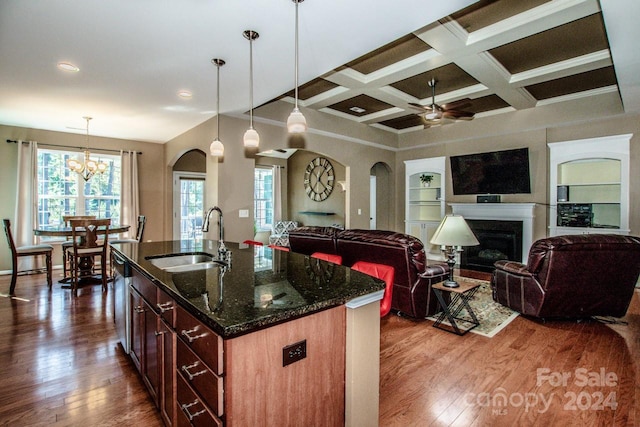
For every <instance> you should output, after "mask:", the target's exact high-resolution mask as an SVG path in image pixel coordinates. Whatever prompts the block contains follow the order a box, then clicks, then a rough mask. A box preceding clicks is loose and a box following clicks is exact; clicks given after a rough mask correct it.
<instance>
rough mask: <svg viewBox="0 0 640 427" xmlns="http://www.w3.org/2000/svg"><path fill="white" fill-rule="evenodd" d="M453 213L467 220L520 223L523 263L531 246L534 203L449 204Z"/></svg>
mask: <svg viewBox="0 0 640 427" xmlns="http://www.w3.org/2000/svg"><path fill="white" fill-rule="evenodd" d="M449 206H451V209H452V210H453V213H454V214H456V215H462V216H463V217H465V218H467V219H486V220H495V221H522V259H521V260H520V262H525V260H526V258H527V256H528V255H529V249H530V248H531V245H532V244H533V218H535V213H534V212H535V207H536V204H535V203H449Z"/></svg>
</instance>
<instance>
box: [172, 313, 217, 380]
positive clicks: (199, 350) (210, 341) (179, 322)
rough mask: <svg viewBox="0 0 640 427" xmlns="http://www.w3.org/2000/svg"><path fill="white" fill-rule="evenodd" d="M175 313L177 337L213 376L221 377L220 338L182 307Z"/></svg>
mask: <svg viewBox="0 0 640 427" xmlns="http://www.w3.org/2000/svg"><path fill="white" fill-rule="evenodd" d="M175 311H176V333H177V334H178V337H179V338H180V339H181V340H182V341H183V342H184V343H185V344H186V345H187V346H188V347H189V348H190V349H191V350H193V352H194V353H195V354H196V355H197V356H198V357H199V358H200V359H201V360H202V361H203V362H204V363H205V364H206V365H207V366H208V367H209V368H210V369H211V370H212V371H213V373H214V374H217V375H222V373H223V363H222V338H221V337H220V336H218V335H217V334H216V333H215V332H213V331H212V330H211V329H209V328H208V327H206V326H204V325H203V324H202V322H200V321H199V320H198V319H196V318H195V317H193V316H192V315H191V314H189V313H187V312H186V310H185V309H183V308H182V307H180V306H176V308H175Z"/></svg>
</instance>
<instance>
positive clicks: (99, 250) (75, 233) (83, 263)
mask: <svg viewBox="0 0 640 427" xmlns="http://www.w3.org/2000/svg"><path fill="white" fill-rule="evenodd" d="M70 223H71V242H72V243H73V248H72V250H71V251H69V264H70V266H71V268H70V270H71V289H72V291H73V295H74V296H77V295H78V281H79V280H80V279H81V278H84V277H93V270H94V267H95V264H94V263H95V260H96V258H97V257H100V279H101V282H102V290H103V291H106V290H107V281H108V275H107V247H108V240H109V226H110V225H111V220H110V219H72V220H70ZM98 234H100V238H98Z"/></svg>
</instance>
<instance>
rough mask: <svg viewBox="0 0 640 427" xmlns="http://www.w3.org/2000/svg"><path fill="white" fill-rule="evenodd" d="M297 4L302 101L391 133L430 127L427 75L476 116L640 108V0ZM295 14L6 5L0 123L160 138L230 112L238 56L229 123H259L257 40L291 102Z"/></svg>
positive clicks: (204, 0)
mask: <svg viewBox="0 0 640 427" xmlns="http://www.w3.org/2000/svg"><path fill="white" fill-rule="evenodd" d="M299 9H300V77H299V81H300V83H302V85H301V90H300V101H301V102H300V104H301V106H302V107H304V108H311V109H316V110H318V111H321V112H323V113H326V114H329V115H332V116H336V117H341V118H345V119H347V120H349V121H353V122H354V123H355V122H358V123H364V124H367V125H370V126H373V127H376V128H379V129H381V130H383V131H384V132H385V134H386V133H389V135H394V134H396V135H398V134H401V133H405V132H415V131H421V130H422V129H423V128H424V122H423V120H422V118H421V117H420V116H419V115H417V114H416V113H420V112H421V111H418V110H417V109H416V108H415V107H412V106H411V104H418V105H423V106H426V105H429V104H431V90H430V87H429V85H428V82H429V81H430V80H431V79H435V80H436V85H435V90H436V96H435V102H436V103H437V104H439V105H441V106H447V105H449V106H450V105H451V103H454V106H455V107H456V109H458V110H463V111H467V112H471V113H474V114H475V117H474V118H473V120H474V121H479V120H482V118H483V117H486V116H489V115H496V114H501V113H503V112H509V111H515V110H525V109H531V108H536V107H539V106H543V105H547V104H550V103H563V104H562V105H563V108H564V105H565V104H566V105H567V108H570V103H571V100H574V99H581V98H585V97H589V96H592V95H601V94H607V93H609V94H613V95H614V96H616V95H617V96H618V98H619V99H620V101H619V104H620V108H618V109H617V111H625V112H627V113H629V112H640V54H638V53H637V52H638V50H637V47H636V44H637V42H636V41H637V40H640V26H638V25H637V20H638V18H639V17H640V2H638V1H637V0H480V1H474V0H447V1H439V2H436V1H425V0H394V1H393V2H392V1H387V0H349V1H344V0H305V1H304V2H302V3H300V6H299ZM294 10H295V7H294V3H293V2H292V1H291V0H246V1H243V2H239V1H227V2H222V1H215V0H184V1H180V2H158V1H157V0H136V1H131V0H111V1H109V2H104V1H102V0H66V1H64V2H63V1H40V0H3V1H1V2H0V58H2V60H1V61H0V124H4V125H12V126H20V127H32V128H37V129H45V130H55V131H63V132H75V133H83V132H84V131H83V129H84V127H85V121H84V119H83V118H82V117H83V116H92V117H93V120H92V121H91V134H92V135H99V136H107V137H114V138H123V139H135V140H142V141H150V142H160V143H163V142H166V141H168V140H170V139H172V138H174V137H176V136H178V135H180V134H182V133H183V132H186V131H187V130H189V129H191V128H193V127H194V126H196V125H198V124H200V123H202V122H204V121H206V120H209V119H211V118H212V117H215V115H216V114H217V113H218V112H217V111H215V105H216V102H215V96H216V90H215V88H216V80H215V79H216V69H215V67H214V66H213V65H212V64H211V59H212V58H221V59H224V60H225V61H226V65H225V66H224V67H222V69H221V70H220V76H221V77H220V79H221V83H220V85H221V89H220V111H219V113H220V114H223V115H231V116H235V117H243V118H248V115H247V111H248V110H249V106H250V104H249V45H248V42H247V41H246V39H245V38H244V37H243V36H242V33H243V31H244V30H247V29H252V30H254V31H257V32H258V33H259V34H260V37H259V38H258V39H257V40H256V41H255V42H254V44H253V52H254V56H253V63H254V101H255V105H256V106H258V105H265V104H269V103H270V102H272V101H275V100H282V99H284V100H285V101H288V102H293V98H292V97H291V94H292V91H293V86H294V84H293V82H294V66H293V64H294V37H293V35H294V32H293V27H294V16H295V15H294ZM58 61H69V62H73V63H75V64H76V65H78V67H79V68H80V71H79V72H77V73H64V72H62V71H60V70H58V69H56V63H57V62H58ZM181 90H188V91H190V92H191V94H192V96H191V97H187V98H180V97H179V96H178V95H177V93H178V92H179V91H181ZM466 99H468V100H467V101H461V100H466ZM594 108H597V106H594ZM603 114H607V112H606V111H604V112H603ZM265 120H269V121H270V122H271V123H273V120H274V119H273V117H270V116H269V117H266V116H265ZM278 120H281V123H282V124H284V122H285V121H286V117H282V118H281V119H279V118H277V119H276V121H278ZM309 125H310V127H311V128H313V123H309ZM441 125H442V126H458V125H459V126H464V121H463V120H459V121H458V122H454V121H452V120H451V119H445V120H443V121H442V124H441ZM438 126H440V125H438Z"/></svg>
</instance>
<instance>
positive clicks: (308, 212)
mask: <svg viewBox="0 0 640 427" xmlns="http://www.w3.org/2000/svg"><path fill="white" fill-rule="evenodd" d="M298 213H299V214H302V215H324V216H331V215H335V214H336V213H335V212H317V211H302V212H298Z"/></svg>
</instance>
